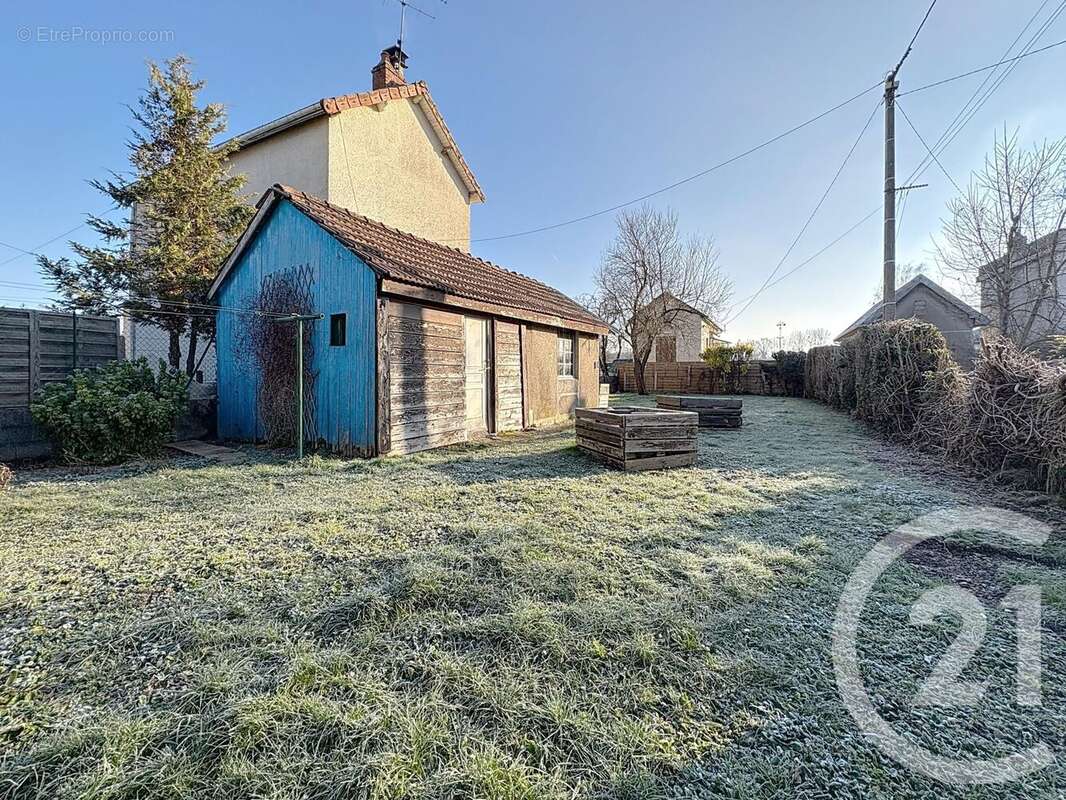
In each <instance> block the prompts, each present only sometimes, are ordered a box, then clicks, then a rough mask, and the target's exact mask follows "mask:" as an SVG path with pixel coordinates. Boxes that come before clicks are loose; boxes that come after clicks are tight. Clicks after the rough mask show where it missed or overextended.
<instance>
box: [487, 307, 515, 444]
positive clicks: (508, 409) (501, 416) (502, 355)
mask: <svg viewBox="0 0 1066 800" xmlns="http://www.w3.org/2000/svg"><path fill="white" fill-rule="evenodd" d="M494 325H495V327H494V330H495V333H494V336H493V341H494V343H495V349H496V354H495V355H496V360H495V371H494V376H495V382H496V430H497V431H498V432H501V433H502V432H504V431H518V430H521V429H522V347H521V342H520V340H519V330H518V325H517V324H516V323H513V322H504V321H502V320H496V321H495V323H494Z"/></svg>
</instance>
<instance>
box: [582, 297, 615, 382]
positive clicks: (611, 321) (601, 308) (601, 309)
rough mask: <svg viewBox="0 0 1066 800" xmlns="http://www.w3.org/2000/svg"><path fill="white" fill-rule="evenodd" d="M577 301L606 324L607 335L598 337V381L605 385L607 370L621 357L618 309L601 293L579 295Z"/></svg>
mask: <svg viewBox="0 0 1066 800" xmlns="http://www.w3.org/2000/svg"><path fill="white" fill-rule="evenodd" d="M577 301H578V303H580V304H581V305H582V306H583V307H584V308H585V309H586V310H587V311H589V312H590V313H592V314H595V315H596V316H597V317H599V318H600V319H602V320H603V321H604V322H606V323H607V327H608V331H607V335H606V336H601V337H600V348H599V351H600V355H599V360H600V381H601V382H602V383H607V382H608V380H609V378H610V376H609V374H608V369H607V368H608V367H609V366H610V364H611V362H612V361H613V360H614V359H615V358H618V357H619V356H620V355H621V352H622V340H621V338H620V337H619V335H618V330H619V322H620V320H619V319H618V309H617V308H616V307H615V306H614V305H613V302H612V300H611V298H609V297H606V296H605V295H604V294H603V292H600V291H596V292H590V293H586V294H582V295H579V296H578V297H577Z"/></svg>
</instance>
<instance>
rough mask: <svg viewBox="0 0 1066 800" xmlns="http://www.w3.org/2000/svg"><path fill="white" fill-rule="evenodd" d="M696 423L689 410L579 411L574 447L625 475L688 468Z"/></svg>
mask: <svg viewBox="0 0 1066 800" xmlns="http://www.w3.org/2000/svg"><path fill="white" fill-rule="evenodd" d="M698 422H699V417H698V415H697V414H695V413H693V412H689V411H666V410H663V409H658V408H644V407H638V406H616V407H615V408H610V409H607V408H602V409H600V408H598V409H592V408H581V409H578V410H577V415H576V420H575V428H576V432H577V446H578V447H579V448H580V449H581V450H584V451H585V452H586V453H588V454H589V455H591V456H594V457H595V458H598V459H600V460H602V461H605V462H607V463H608V464H610V465H611V466H612V467H615V468H616V469H621V470H625V471H626V472H635V471H637V470H643V469H666V468H668V467H688V466H691V465H693V464H695V463H696V434H697V433H698V430H699V429H698Z"/></svg>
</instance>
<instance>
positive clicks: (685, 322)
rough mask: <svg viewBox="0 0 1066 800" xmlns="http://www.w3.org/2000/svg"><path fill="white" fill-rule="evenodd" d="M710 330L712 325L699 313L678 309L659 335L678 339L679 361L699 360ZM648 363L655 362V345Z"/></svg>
mask: <svg viewBox="0 0 1066 800" xmlns="http://www.w3.org/2000/svg"><path fill="white" fill-rule="evenodd" d="M710 330H711V327H710V325H708V324H707V323H706V322H705V321H704V319H703V317H701V316H700V315H699V314H693V313H692V312H691V311H678V312H677V313H676V314H675V315H674V317H673V320H672V321H671V322H669V323H667V324H665V325H663V328H662V331H661V332H660V333H659V336H673V337H674V338H675V339H676V340H677V359H676V360H677V361H699V360H700V354H701V353H702V352H703V350H704V348H705V346H706V345H705V344H704V342H705V340H706V339H707V337H708V336H709V335H710ZM705 331H706V333H705ZM648 363H649V364H653V363H655V346H654V345H652V348H651V356H650V357H649V358H648Z"/></svg>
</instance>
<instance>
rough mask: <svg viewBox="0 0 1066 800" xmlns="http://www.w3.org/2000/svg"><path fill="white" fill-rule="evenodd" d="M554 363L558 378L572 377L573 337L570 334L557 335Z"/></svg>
mask: <svg viewBox="0 0 1066 800" xmlns="http://www.w3.org/2000/svg"><path fill="white" fill-rule="evenodd" d="M555 363H556V366H557V367H558V372H559V377H560V378H572V377H574V337H573V335H572V334H569V333H560V334H559V350H558V357H557V358H556V361H555Z"/></svg>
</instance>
